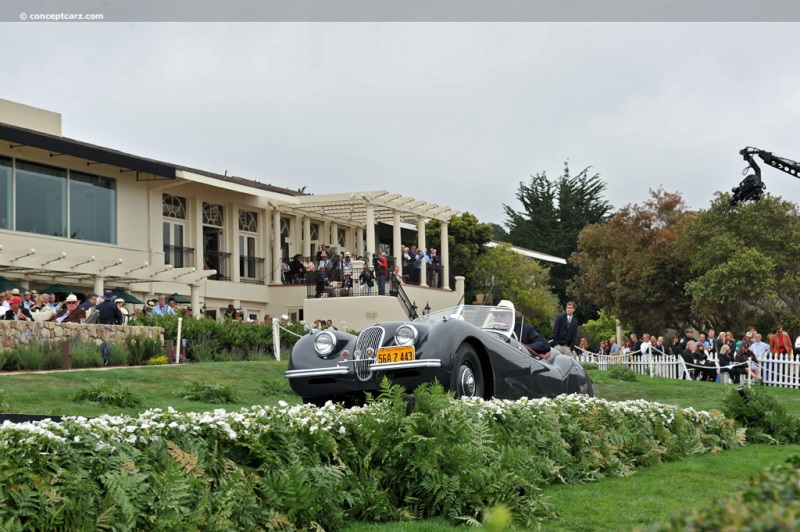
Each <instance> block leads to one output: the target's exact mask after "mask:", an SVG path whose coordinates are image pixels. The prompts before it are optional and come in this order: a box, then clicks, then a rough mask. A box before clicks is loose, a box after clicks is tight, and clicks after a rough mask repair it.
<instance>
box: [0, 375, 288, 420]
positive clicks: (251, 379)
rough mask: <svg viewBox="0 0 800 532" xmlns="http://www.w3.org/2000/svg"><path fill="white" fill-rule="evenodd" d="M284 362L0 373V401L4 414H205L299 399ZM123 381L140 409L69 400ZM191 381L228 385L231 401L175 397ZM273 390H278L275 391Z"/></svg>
mask: <svg viewBox="0 0 800 532" xmlns="http://www.w3.org/2000/svg"><path fill="white" fill-rule="evenodd" d="M286 367H287V362H286V361H283V362H276V361H269V362H215V363H206V364H180V365H177V366H176V365H164V366H142V367H135V368H108V369H95V370H83V371H51V372H47V373H24V372H16V373H3V374H2V375H0V403H6V404H7V406H8V408H5V409H4V411H5V412H7V413H24V414H43V415H73V416H97V415H100V414H129V415H137V414H138V413H139V412H142V411H144V410H148V409H150V408H163V409H166V408H167V407H168V406H171V407H173V408H175V409H176V410H181V411H195V412H204V411H207V410H214V409H215V408H225V409H226V410H237V409H239V408H242V407H245V406H253V405H274V404H277V402H278V401H279V400H281V399H283V400H284V401H286V402H288V403H300V398H299V397H297V396H296V395H294V393H292V391H291V389H290V388H289V385H288V383H287V381H286V379H285V378H284V377H283V372H284V371H286ZM97 382H109V383H120V384H123V385H127V386H129V387H130V389H131V390H132V391H133V392H134V393H136V394H137V395H139V396H140V397H142V399H143V405H142V406H141V407H139V408H113V407H107V408H103V407H102V406H99V405H97V404H95V403H88V402H74V401H73V400H72V398H73V396H74V395H75V393H76V392H77V391H78V390H80V389H81V388H84V387H86V386H88V385H90V384H92V383H97ZM191 382H199V383H200V384H223V385H224V384H232V385H233V386H234V390H235V393H236V399H237V402H236V403H229V404H224V405H220V404H213V403H202V402H197V401H189V400H186V399H179V398H177V397H176V396H175V393H176V392H178V391H180V390H181V389H183V387H184V386H186V385H187V384H189V383H191ZM275 392H277V393H275Z"/></svg>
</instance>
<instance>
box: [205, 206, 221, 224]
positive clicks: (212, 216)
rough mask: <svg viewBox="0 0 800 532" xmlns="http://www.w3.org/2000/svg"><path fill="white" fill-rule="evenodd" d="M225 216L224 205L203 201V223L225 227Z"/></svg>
mask: <svg viewBox="0 0 800 532" xmlns="http://www.w3.org/2000/svg"><path fill="white" fill-rule="evenodd" d="M224 220H225V218H224V217H223V216H222V205H215V204H213V203H203V225H210V226H213V227H223V226H224V225H225V224H224Z"/></svg>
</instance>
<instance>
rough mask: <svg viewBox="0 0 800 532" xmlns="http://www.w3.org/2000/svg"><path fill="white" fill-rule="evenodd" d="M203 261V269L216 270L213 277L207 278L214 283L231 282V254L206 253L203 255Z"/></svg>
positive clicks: (221, 252) (220, 252) (219, 252)
mask: <svg viewBox="0 0 800 532" xmlns="http://www.w3.org/2000/svg"><path fill="white" fill-rule="evenodd" d="M203 258H204V259H205V263H204V267H207V268H208V269H209V270H217V273H216V274H215V275H212V276H211V277H209V279H212V280H214V281H230V280H231V254H230V253H227V252H225V251H206V252H205V253H203Z"/></svg>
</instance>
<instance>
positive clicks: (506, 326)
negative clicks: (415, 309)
mask: <svg viewBox="0 0 800 532" xmlns="http://www.w3.org/2000/svg"><path fill="white" fill-rule="evenodd" d="M453 319H457V320H463V321H466V322H469V323H471V324H472V325H474V326H475V327H480V328H481V329H488V330H492V331H499V332H501V333H503V334H506V335H508V334H511V331H512V330H513V329H514V309H510V308H507V307H491V306H488V305H459V306H457V307H452V308H448V309H444V310H438V311H436V312H431V313H430V314H426V315H424V316H420V317H419V318H417V319H416V320H414V321H415V322H418V323H430V324H436V323H441V322H443V321H447V320H453Z"/></svg>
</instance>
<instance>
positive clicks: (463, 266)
mask: <svg viewBox="0 0 800 532" xmlns="http://www.w3.org/2000/svg"><path fill="white" fill-rule="evenodd" d="M441 234H442V233H441V230H440V228H439V221H438V220H428V222H427V224H426V225H425V235H426V239H425V240H426V243H427V244H428V245H429V246H431V247H435V248H436V249H439V250H441V249H442V246H441V243H442V239H441ZM492 234H493V229H492V224H482V223H480V222H478V218H476V217H475V216H474V215H473V214H470V213H468V212H464V213H461V215H459V216H452V217H450V221H449V223H448V228H447V236H448V238H447V240H448V248H449V252H450V283H451V286H453V283H454V281H453V278H454V277H455V276H456V275H463V276H464V283H465V294H466V295H465V299H466V300H467V301H470V302H471V301H472V299H471V298H472V297H474V295H475V293H477V292H480V290H481V289H483V286H482V285H480V286H477V285H476V284H475V279H474V266H475V261H476V260H477V258H478V257H479V256H480V254H482V253H484V252H485V251H486V250H487V249H489V248H487V247H485V246H484V244H485V243H487V242H489V241H490V240H492Z"/></svg>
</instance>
